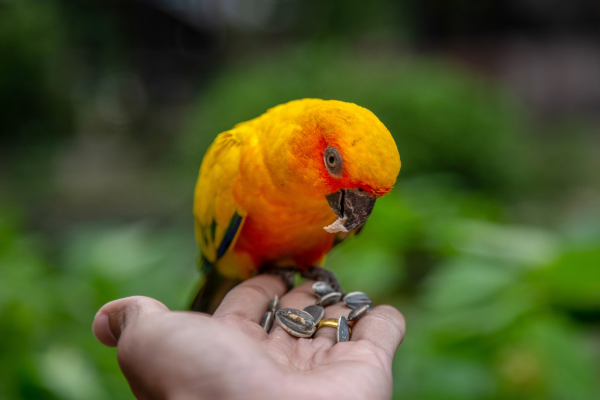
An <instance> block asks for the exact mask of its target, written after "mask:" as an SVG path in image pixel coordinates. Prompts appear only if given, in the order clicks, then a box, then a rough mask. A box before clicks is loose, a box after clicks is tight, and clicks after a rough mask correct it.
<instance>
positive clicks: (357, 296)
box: [344, 292, 373, 310]
mask: <svg viewBox="0 0 600 400" xmlns="http://www.w3.org/2000/svg"><path fill="white" fill-rule="evenodd" d="M344 303H346V305H347V306H348V307H350V308H352V309H355V308H360V307H362V306H364V305H365V304H368V305H369V310H372V309H373V302H372V301H371V298H370V297H369V296H367V295H366V294H364V293H363V292H352V293H348V294H347V295H346V296H344Z"/></svg>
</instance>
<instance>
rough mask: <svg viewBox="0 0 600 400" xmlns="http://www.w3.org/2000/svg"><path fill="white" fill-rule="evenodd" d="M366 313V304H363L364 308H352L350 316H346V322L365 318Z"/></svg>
mask: <svg viewBox="0 0 600 400" xmlns="http://www.w3.org/2000/svg"><path fill="white" fill-rule="evenodd" d="M367 311H369V305H368V304H365V305H364V306H362V307H359V308H354V309H353V310H352V311H350V314H348V321H358V320H359V319H361V318H362V317H364V316H365V314H366V313H367Z"/></svg>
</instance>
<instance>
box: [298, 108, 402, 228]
mask: <svg viewBox="0 0 600 400" xmlns="http://www.w3.org/2000/svg"><path fill="white" fill-rule="evenodd" d="M298 122H299V126H300V132H299V134H297V135H294V137H293V139H292V141H291V143H290V154H291V155H292V156H291V165H290V169H291V170H293V171H294V174H295V175H297V176H296V178H297V181H300V182H302V183H301V184H302V185H303V187H304V188H305V191H306V192H307V194H310V195H312V196H318V197H320V198H323V197H325V198H326V199H327V201H328V202H329V205H330V206H331V209H332V210H333V212H334V213H335V214H336V215H337V216H338V217H339V218H338V220H337V221H336V222H334V223H333V224H332V225H330V226H329V227H326V228H325V229H326V230H327V231H329V232H338V231H351V230H354V229H356V228H358V227H360V226H361V225H362V224H363V223H364V222H365V221H366V219H367V218H368V217H369V215H370V213H371V210H372V209H373V206H374V205H375V200H376V199H377V198H378V197H381V196H383V195H384V194H386V193H388V192H389V191H390V190H391V189H392V187H393V186H394V183H395V182H396V177H397V176H398V173H399V172H400V155H399V154H398V149H397V147H396V143H395V142H394V139H393V138H392V135H391V134H390V133H389V131H388V130H387V129H386V127H385V126H384V125H383V124H382V123H381V121H379V119H377V117H376V116H375V115H373V113H371V112H370V111H369V110H367V109H365V108H362V107H359V106H357V105H355V104H351V103H344V102H339V101H326V102H325V101H322V102H319V103H316V104H314V105H312V107H311V106H309V107H307V109H306V112H305V113H304V114H303V115H302V117H301V119H300V121H298Z"/></svg>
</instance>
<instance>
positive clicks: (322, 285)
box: [312, 281, 334, 297]
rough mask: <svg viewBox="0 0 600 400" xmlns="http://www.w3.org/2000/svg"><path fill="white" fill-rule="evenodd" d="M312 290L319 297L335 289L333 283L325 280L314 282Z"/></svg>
mask: <svg viewBox="0 0 600 400" xmlns="http://www.w3.org/2000/svg"><path fill="white" fill-rule="evenodd" d="M312 290H313V292H315V295H316V296H317V297H321V296H325V295H327V294H329V293H332V292H333V291H334V290H333V288H332V287H331V285H330V284H329V283H327V282H325V281H316V282H315V283H313V285H312Z"/></svg>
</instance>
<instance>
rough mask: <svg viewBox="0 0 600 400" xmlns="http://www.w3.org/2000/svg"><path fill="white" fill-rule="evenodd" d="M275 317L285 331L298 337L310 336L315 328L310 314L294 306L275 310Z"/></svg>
mask: <svg viewBox="0 0 600 400" xmlns="http://www.w3.org/2000/svg"><path fill="white" fill-rule="evenodd" d="M275 319H276V320H277V323H278V324H279V326H281V327H282V328H283V329H284V330H285V331H286V332H287V333H289V334H290V335H292V336H296V337H300V338H305V337H311V336H312V335H313V334H314V333H315V330H316V329H317V326H316V324H315V321H314V318H313V317H312V315H310V314H309V313H307V312H306V311H302V310H296V309H295V308H282V309H280V310H277V312H276V313H275Z"/></svg>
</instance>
